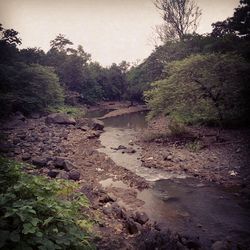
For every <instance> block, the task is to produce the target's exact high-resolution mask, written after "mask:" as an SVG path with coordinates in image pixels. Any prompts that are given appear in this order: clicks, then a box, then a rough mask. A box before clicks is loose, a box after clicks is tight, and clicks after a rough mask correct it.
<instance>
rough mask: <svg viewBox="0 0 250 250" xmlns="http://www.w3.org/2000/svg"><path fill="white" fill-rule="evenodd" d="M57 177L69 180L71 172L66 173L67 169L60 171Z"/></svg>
mask: <svg viewBox="0 0 250 250" xmlns="http://www.w3.org/2000/svg"><path fill="white" fill-rule="evenodd" d="M56 178H58V179H64V180H68V179H69V174H68V173H66V172H65V171H60V172H59V174H58V175H57V177H56Z"/></svg>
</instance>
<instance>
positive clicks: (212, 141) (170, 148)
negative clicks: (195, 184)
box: [138, 118, 250, 198]
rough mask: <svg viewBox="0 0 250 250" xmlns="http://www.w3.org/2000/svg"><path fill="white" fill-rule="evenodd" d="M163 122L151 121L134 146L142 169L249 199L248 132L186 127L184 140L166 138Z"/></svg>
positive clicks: (173, 137) (166, 131)
mask: <svg viewBox="0 0 250 250" xmlns="http://www.w3.org/2000/svg"><path fill="white" fill-rule="evenodd" d="M169 134H170V131H169V129H168V126H167V120H166V119H164V118H158V119H155V120H154V121H151V122H150V123H149V125H148V128H146V129H145V130H144V132H143V133H142V134H141V136H140V138H138V144H139V145H140V146H141V147H142V149H143V154H142V161H143V166H145V167H148V168H161V169H165V170H167V171H170V172H175V171H177V172H179V171H184V172H186V173H187V174H190V175H191V176H193V177H196V178H199V179H201V180H205V181H211V182H214V183H216V184H219V185H222V186H224V187H228V188H231V189H235V191H238V192H240V193H238V195H240V194H244V195H245V196H246V197H247V196H248V198H249V194H250V193H249V188H250V168H249V161H250V159H249V158H250V155H249V149H250V130H249V129H223V130H220V131H218V129H216V128H206V127H190V128H187V134H186V135H184V136H181V137H179V136H172V135H169Z"/></svg>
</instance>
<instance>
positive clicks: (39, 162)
mask: <svg viewBox="0 0 250 250" xmlns="http://www.w3.org/2000/svg"><path fill="white" fill-rule="evenodd" d="M47 162H48V160H47V158H43V157H36V158H33V159H32V164H34V165H35V166H37V167H45V166H47Z"/></svg>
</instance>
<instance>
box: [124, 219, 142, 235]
mask: <svg viewBox="0 0 250 250" xmlns="http://www.w3.org/2000/svg"><path fill="white" fill-rule="evenodd" d="M126 228H127V229H128V232H129V233H130V234H136V233H138V232H139V231H140V230H141V225H140V224H139V223H137V222H135V221H134V220H132V219H131V218H128V219H127V220H126Z"/></svg>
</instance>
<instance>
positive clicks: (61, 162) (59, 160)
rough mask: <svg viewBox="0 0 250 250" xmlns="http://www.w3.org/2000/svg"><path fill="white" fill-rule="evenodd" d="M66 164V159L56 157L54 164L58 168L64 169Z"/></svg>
mask: <svg viewBox="0 0 250 250" xmlns="http://www.w3.org/2000/svg"><path fill="white" fill-rule="evenodd" d="M64 164H65V159H64V158H60V157H56V158H55V159H54V166H55V167H56V168H59V169H64Z"/></svg>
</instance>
